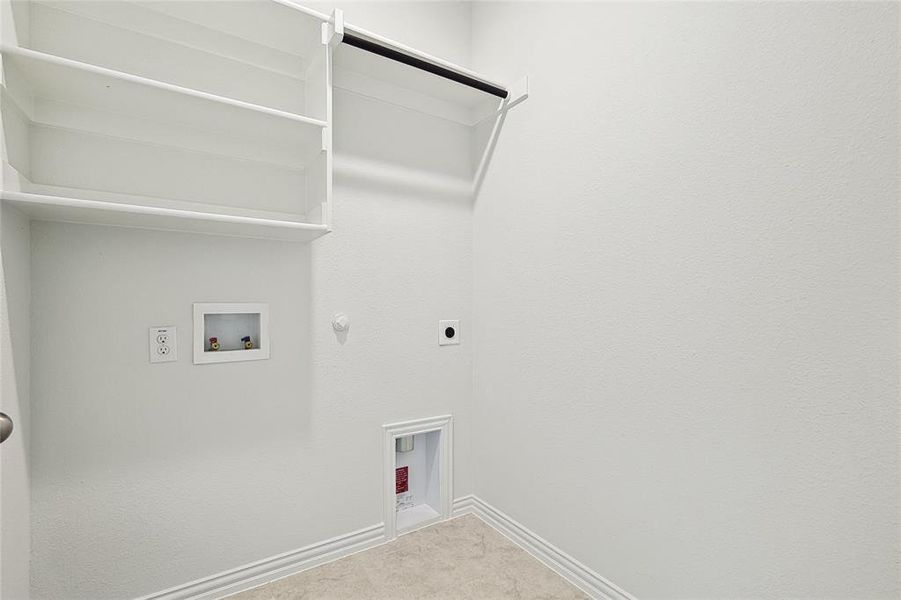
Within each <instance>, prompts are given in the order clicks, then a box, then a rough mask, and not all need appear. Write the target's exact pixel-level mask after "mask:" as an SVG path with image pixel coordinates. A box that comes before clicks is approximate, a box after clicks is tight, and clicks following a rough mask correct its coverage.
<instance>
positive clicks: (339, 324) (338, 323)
mask: <svg viewBox="0 0 901 600" xmlns="http://www.w3.org/2000/svg"><path fill="white" fill-rule="evenodd" d="M349 327H350V318H348V316H347V315H345V314H344V313H335V315H334V316H333V317H332V329H334V330H335V331H337V332H338V333H341V332H342V331H347V329H348V328H349Z"/></svg>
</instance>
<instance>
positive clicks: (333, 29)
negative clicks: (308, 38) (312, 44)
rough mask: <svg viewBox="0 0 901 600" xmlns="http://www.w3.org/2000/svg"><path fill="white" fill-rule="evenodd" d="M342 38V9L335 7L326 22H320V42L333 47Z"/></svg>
mask: <svg viewBox="0 0 901 600" xmlns="http://www.w3.org/2000/svg"><path fill="white" fill-rule="evenodd" d="M343 39H344V11H343V10H341V9H340V8H336V9H335V10H333V11H332V16H330V17H329V19H328V22H327V23H323V24H322V43H323V44H325V45H326V46H329V47H331V48H334V47H335V46H337V45H338V44H340V43H341V40H343Z"/></svg>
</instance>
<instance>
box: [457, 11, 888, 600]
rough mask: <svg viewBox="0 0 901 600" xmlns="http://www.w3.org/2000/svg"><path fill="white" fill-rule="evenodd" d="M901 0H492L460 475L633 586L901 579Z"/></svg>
mask: <svg viewBox="0 0 901 600" xmlns="http://www.w3.org/2000/svg"><path fill="white" fill-rule="evenodd" d="M898 27H899V5H898V4H897V3H888V2H886V3H852V2H837V3H810V2H801V3H781V2H772V3H768V2H764V3H732V2H719V3H710V2H693V3H669V2H634V3H618V2H609V3H607V2H598V3H590V2H585V3H540V2H523V3H520V2H515V3H501V2H484V3H477V4H476V5H475V6H474V8H473V67H474V68H475V69H476V70H478V71H479V72H483V73H485V74H486V75H489V76H493V77H495V78H498V79H500V80H502V81H509V80H515V79H516V78H518V77H520V76H521V75H525V74H528V75H529V76H530V84H531V89H530V97H529V99H528V101H526V102H525V103H524V104H522V105H520V106H519V107H517V108H516V109H514V110H513V111H511V113H510V114H509V115H508V117H507V119H506V121H505V123H504V128H503V131H502V133H501V135H500V136H499V139H498V144H497V150H496V152H495V155H494V160H493V162H492V166H491V169H490V171H489V172H488V175H487V178H486V180H485V183H484V186H483V188H482V192H481V194H480V196H479V197H478V198H477V199H476V204H475V223H474V231H475V233H474V244H475V253H474V264H475V288H474V298H475V303H474V309H473V310H474V314H475V316H476V326H475V333H474V335H475V345H476V346H475V348H476V349H475V357H474V360H475V366H476V375H475V390H476V392H475V396H474V404H473V406H474V422H475V423H476V429H475V431H474V435H475V439H476V440H477V441H478V449H477V451H475V452H474V457H475V458H476V460H474V461H473V465H474V468H475V477H476V479H475V488H474V489H475V492H476V494H478V495H479V496H480V497H482V499H483V500H485V501H486V502H488V503H489V504H491V505H493V506H495V507H498V508H499V509H501V510H502V511H504V512H506V513H507V514H509V515H510V516H511V517H512V518H514V519H516V520H517V521H519V522H521V523H522V524H524V525H525V526H526V527H528V528H529V529H531V530H532V531H534V532H535V533H537V534H538V535H540V536H542V537H544V538H545V539H546V540H548V541H549V542H550V543H552V544H554V545H556V546H557V547H559V548H560V549H562V550H563V551H565V552H567V553H568V554H570V555H572V556H573V557H574V558H576V559H577V560H579V561H581V562H583V563H585V564H586V565H587V566H588V567H590V568H591V569H593V570H594V571H596V572H597V573H599V574H601V575H602V576H605V577H607V578H609V579H611V580H612V581H613V582H614V583H616V584H618V585H619V586H621V587H622V588H624V589H626V590H627V591H629V592H631V593H633V594H634V595H635V596H637V597H638V598H727V597H728V598H751V597H753V598H790V597H792V598H897V597H898V594H899V589H898V585H899V580H898V573H899V571H901V569H899V562H898V561H899V547H898V544H899V540H898V525H899V523H898V518H899V489H901V486H899V480H898V478H899V472H901V469H899V462H898V393H899V388H898V340H899V336H898V323H899V319H898V316H899V315H898V292H899V288H898V273H899V270H898V216H899V215H898V198H899V181H898V164H899V160H898V159H899V154H898V153H899V147H901V144H899V137H898V136H899V116H898V113H899V101H898V90H899V80H898V77H899V53H898V39H899V38H898V35H899V32H898Z"/></svg>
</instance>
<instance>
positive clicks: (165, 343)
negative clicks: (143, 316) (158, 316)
mask: <svg viewBox="0 0 901 600" xmlns="http://www.w3.org/2000/svg"><path fill="white" fill-rule="evenodd" d="M147 342H148V346H149V349H150V362H152V363H161V362H172V361H175V360H178V337H176V331H175V327H174V326H171V325H170V326H164V327H151V328H150V329H149V330H148V336H147Z"/></svg>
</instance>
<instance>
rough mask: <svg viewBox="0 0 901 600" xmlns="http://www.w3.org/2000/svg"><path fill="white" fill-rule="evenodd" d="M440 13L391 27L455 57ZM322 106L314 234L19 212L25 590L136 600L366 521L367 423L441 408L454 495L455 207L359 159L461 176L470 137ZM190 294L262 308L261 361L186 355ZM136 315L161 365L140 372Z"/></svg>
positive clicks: (458, 282) (461, 418) (379, 108)
mask: <svg viewBox="0 0 901 600" xmlns="http://www.w3.org/2000/svg"><path fill="white" fill-rule="evenodd" d="M443 10H446V11H448V12H449V13H450V14H454V15H457V16H458V17H459V18H457V19H452V20H449V21H448V22H442V23H436V22H434V21H432V20H428V19H424V18H423V19H422V20H420V21H418V22H417V21H412V22H411V20H410V19H412V17H411V16H410V15H409V14H408V15H407V19H408V21H407V23H408V25H409V27H410V28H411V30H419V31H423V30H430V31H431V38H430V39H431V40H432V43H433V44H434V45H435V46H436V48H435V49H434V51H435V52H441V51H443V50H446V49H447V48H449V47H456V48H457V54H458V55H460V56H464V55H465V54H466V53H467V52H468V35H469V21H468V13H469V8H468V7H467V6H465V5H456V6H454V5H448V6H446V7H445V9H443ZM348 14H349V16H350V14H351V13H350V11H348ZM364 21H365V19H364V20H362V21H361V20H360V19H359V18H358V19H356V20H355V22H357V24H358V25H360V26H363V27H367V26H368V27H373V28H375V27H374V26H373V25H370V24H369V23H367V22H364ZM422 46H423V47H425V48H426V49H429V46H430V44H429V40H425V43H423V44H422ZM335 107H336V121H337V123H338V125H337V126H336V133H335V145H336V152H337V153H338V156H337V159H338V161H339V163H341V164H342V165H343V167H342V170H341V171H340V172H339V174H338V176H337V179H336V189H335V207H334V210H335V231H334V232H333V233H331V234H330V235H328V236H326V237H324V238H321V239H319V240H317V241H315V242H314V243H312V244H311V245H292V244H283V243H275V242H266V241H254V240H240V239H226V238H214V237H204V236H191V235H181V234H174V233H173V234H170V233H161V232H145V231H138V230H128V229H116V228H103V227H89V226H76V225H65V224H48V223H34V224H33V229H32V234H33V246H34V249H33V259H32V260H33V263H32V267H33V273H32V275H33V298H34V301H33V324H34V348H33V363H32V364H33V382H34V390H33V430H34V437H33V439H34V444H33V449H32V450H33V459H32V460H33V473H32V477H33V489H32V491H33V498H34V511H33V519H32V523H33V531H34V553H33V560H32V569H33V577H32V580H33V586H32V596H33V597H34V598H41V599H47V598H66V599H71V598H92V599H98V598H122V597H134V596H137V595H141V594H145V593H150V592H154V591H158V590H161V589H164V588H166V587H169V586H173V585H177V584H180V583H185V582H187V581H190V580H193V579H196V578H200V577H206V576H209V575H212V574H215V573H217V572H220V571H223V570H226V569H229V568H232V567H237V566H240V565H243V564H246V563H249V562H252V561H256V560H259V559H262V558H266V557H269V556H272V555H274V554H278V553H281V552H285V551H288V550H291V549H296V548H299V547H302V546H305V545H308V544H310V543H313V542H317V541H321V540H323V539H327V538H330V537H333V536H336V535H339V534H343V533H348V532H350V531H353V530H356V529H359V528H362V527H366V526H369V525H373V524H375V523H378V522H380V521H381V520H382V490H381V482H382V473H381V469H382V465H381V443H382V437H381V434H382V431H381V425H382V424H383V423H390V422H396V421H400V420H405V419H411V418H419V417H426V416H434V415H439V414H447V413H453V414H454V415H455V417H456V423H455V425H456V427H455V429H456V431H457V432H458V434H457V439H456V442H457V443H456V444H455V445H456V446H457V448H458V454H457V456H456V460H455V466H456V472H455V486H456V490H457V491H458V493H461V494H466V493H470V492H471V486H470V477H469V473H468V470H467V463H466V461H465V459H464V456H465V452H466V448H465V446H466V442H465V440H466V439H467V438H468V432H467V427H468V423H469V421H468V419H467V414H466V411H467V407H468V406H469V399H470V396H471V392H472V361H471V347H470V346H469V345H467V344H463V345H461V346H452V347H442V348H439V347H438V346H437V321H438V320H439V319H442V318H460V319H461V321H462V323H463V324H464V327H465V326H466V324H467V323H469V322H470V306H471V297H472V289H471V274H472V270H471V247H472V239H471V225H472V220H471V215H472V207H471V202H470V201H469V200H467V199H463V198H459V197H453V196H451V195H449V194H447V193H443V192H442V193H438V191H436V190H433V189H431V188H430V187H429V186H428V185H425V186H419V187H417V188H411V187H409V186H404V185H403V184H402V182H399V181H398V180H397V179H389V180H373V179H372V173H371V172H370V171H365V172H362V173H361V172H358V171H357V170H355V167H354V165H359V164H365V165H370V166H371V165H377V166H378V165H383V166H384V167H385V170H386V171H390V170H391V169H397V168H401V167H402V168H403V169H406V170H408V171H413V172H415V173H418V174H420V175H421V180H422V181H425V182H428V181H430V180H432V179H434V178H438V179H441V180H442V181H443V180H444V179H446V178H448V177H450V178H455V177H456V178H459V177H461V176H462V174H463V171H464V170H465V169H464V166H466V167H468V165H469V164H470V157H469V154H468V152H469V150H468V149H469V145H468V138H466V136H465V135H463V132H462V131H461V128H460V127H459V126H456V125H453V124H448V123H446V122H444V121H439V120H436V119H425V118H424V117H421V116H418V115H416V114H412V113H409V112H408V111H401V110H399V109H395V108H394V107H391V106H389V105H383V104H379V103H374V102H372V101H368V100H365V99H363V98H361V97H359V96H355V95H352V94H349V93H347V92H338V93H337V94H336V99H335ZM379 127H386V128H389V131H390V133H391V136H390V138H385V137H384V136H383V131H382V130H381V129H379ZM380 136H381V137H380ZM373 139H378V140H381V144H374V143H373ZM421 157H427V160H425V161H424V160H421ZM378 171H379V169H376V172H378ZM438 190H439V191H440V186H439V188H438ZM195 301H200V302H209V301H234V302H240V301H260V302H269V303H270V311H271V317H270V319H271V329H272V331H271V337H272V358H271V359H270V360H268V361H257V362H248V363H230V364H222V365H201V366H194V365H193V364H192V362H191V355H190V340H191V335H190V333H191V303H193V302H195ZM337 311H343V312H346V313H347V314H348V315H349V316H350V319H351V326H350V331H349V335H348V336H347V339H346V340H344V341H343V342H342V341H340V340H339V339H337V338H336V336H335V334H334V333H333V331H332V329H331V325H330V320H331V316H332V314H333V313H334V312H337ZM153 325H176V326H177V327H178V334H179V361H178V362H176V363H168V364H159V365H151V364H149V363H148V361H147V328H148V327H150V326H153Z"/></svg>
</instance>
